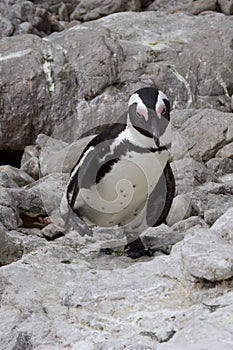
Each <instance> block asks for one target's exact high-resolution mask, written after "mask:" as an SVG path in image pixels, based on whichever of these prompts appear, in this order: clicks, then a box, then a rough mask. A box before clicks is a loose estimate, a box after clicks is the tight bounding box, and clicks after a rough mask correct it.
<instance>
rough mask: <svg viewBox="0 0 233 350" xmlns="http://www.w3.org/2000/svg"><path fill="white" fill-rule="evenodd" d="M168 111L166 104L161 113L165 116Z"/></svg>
mask: <svg viewBox="0 0 233 350" xmlns="http://www.w3.org/2000/svg"><path fill="white" fill-rule="evenodd" d="M166 112H167V108H166V107H165V106H164V108H163V110H162V112H161V115H162V116H163V117H164V116H165V115H166Z"/></svg>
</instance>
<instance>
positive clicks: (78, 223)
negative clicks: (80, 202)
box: [65, 182, 93, 237]
mask: <svg viewBox="0 0 233 350" xmlns="http://www.w3.org/2000/svg"><path fill="white" fill-rule="evenodd" d="M78 193H79V186H78V183H77V182H75V183H74V186H73V191H72V197H71V201H70V203H69V201H68V208H69V209H68V213H67V216H66V221H65V227H68V225H70V226H72V227H73V229H74V230H76V231H77V232H78V233H79V234H80V236H82V237H83V236H85V235H87V236H93V232H92V230H91V229H90V228H89V227H88V225H87V224H86V223H85V222H84V221H83V220H82V219H81V218H80V217H79V216H78V214H77V213H76V212H75V211H74V204H75V200H76V198H77V195H78Z"/></svg>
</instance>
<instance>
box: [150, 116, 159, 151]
mask: <svg viewBox="0 0 233 350" xmlns="http://www.w3.org/2000/svg"><path fill="white" fill-rule="evenodd" d="M157 119H158V117H157V115H155V114H154V113H153V115H152V116H151V118H150V123H151V131H152V135H153V138H154V141H155V144H156V146H157V147H159V146H160V141H159V125H158V120H157Z"/></svg>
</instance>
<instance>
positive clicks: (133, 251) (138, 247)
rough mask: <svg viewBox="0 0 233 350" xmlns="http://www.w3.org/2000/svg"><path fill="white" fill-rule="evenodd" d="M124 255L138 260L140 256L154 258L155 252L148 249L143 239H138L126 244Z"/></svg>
mask: <svg viewBox="0 0 233 350" xmlns="http://www.w3.org/2000/svg"><path fill="white" fill-rule="evenodd" d="M124 254H125V255H127V256H128V257H130V258H131V259H137V258H139V257H140V256H143V255H146V256H153V252H152V250H151V249H150V248H148V249H146V248H145V247H144V245H143V243H142V241H141V238H138V239H136V240H135V241H133V242H130V243H128V244H126V246H125V247H124Z"/></svg>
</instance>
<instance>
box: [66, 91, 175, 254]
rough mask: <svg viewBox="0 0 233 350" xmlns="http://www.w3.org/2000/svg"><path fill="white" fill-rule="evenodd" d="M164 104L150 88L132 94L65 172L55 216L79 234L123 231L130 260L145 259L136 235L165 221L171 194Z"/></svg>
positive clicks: (167, 112) (166, 105)
mask: <svg viewBox="0 0 233 350" xmlns="http://www.w3.org/2000/svg"><path fill="white" fill-rule="evenodd" d="M169 122H170V104H169V101H168V98H167V97H166V95H165V94H164V93H163V92H162V91H160V90H158V89H157V88H155V87H145V88H142V89H139V90H137V91H136V92H134V93H133V95H132V96H131V97H130V99H129V102H128V111H127V112H126V113H125V114H123V116H122V117H121V118H120V119H119V120H118V121H117V122H116V123H115V124H113V125H111V126H108V127H106V129H105V130H104V131H103V132H101V133H100V134H99V135H97V136H96V137H94V138H93V139H92V140H91V142H90V143H89V144H88V145H87V146H86V148H85V149H84V151H83V153H82V155H81V156H80V158H79V159H78V161H77V163H76V165H75V166H74V168H73V169H72V171H71V174H70V179H69V182H68V185H67V188H66V192H65V194H64V196H63V199H62V202H61V214H62V217H63V218H64V219H65V220H66V224H67V223H69V224H70V225H71V226H72V227H73V228H74V229H77V231H78V232H79V233H80V235H85V234H87V235H92V231H91V228H90V226H91V225H98V226H102V227H110V226H115V225H120V226H123V227H124V231H125V233H126V237H127V242H128V243H127V245H126V246H125V249H124V252H125V254H127V255H128V256H130V257H132V258H137V257H139V256H141V255H151V251H150V249H149V247H145V246H144V244H143V243H142V241H141V239H140V238H139V235H140V234H141V233H142V232H143V231H144V230H145V229H146V228H147V227H149V226H157V225H159V224H161V223H162V222H165V220H166V217H167V215H168V212H169V210H170V207H171V204H172V200H173V197H174V191H175V182H174V177H173V173H172V170H171V168H170V165H169V147H170V144H171V139H170V132H169V129H170V127H169V126H170V125H169V124H170V123H169Z"/></svg>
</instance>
